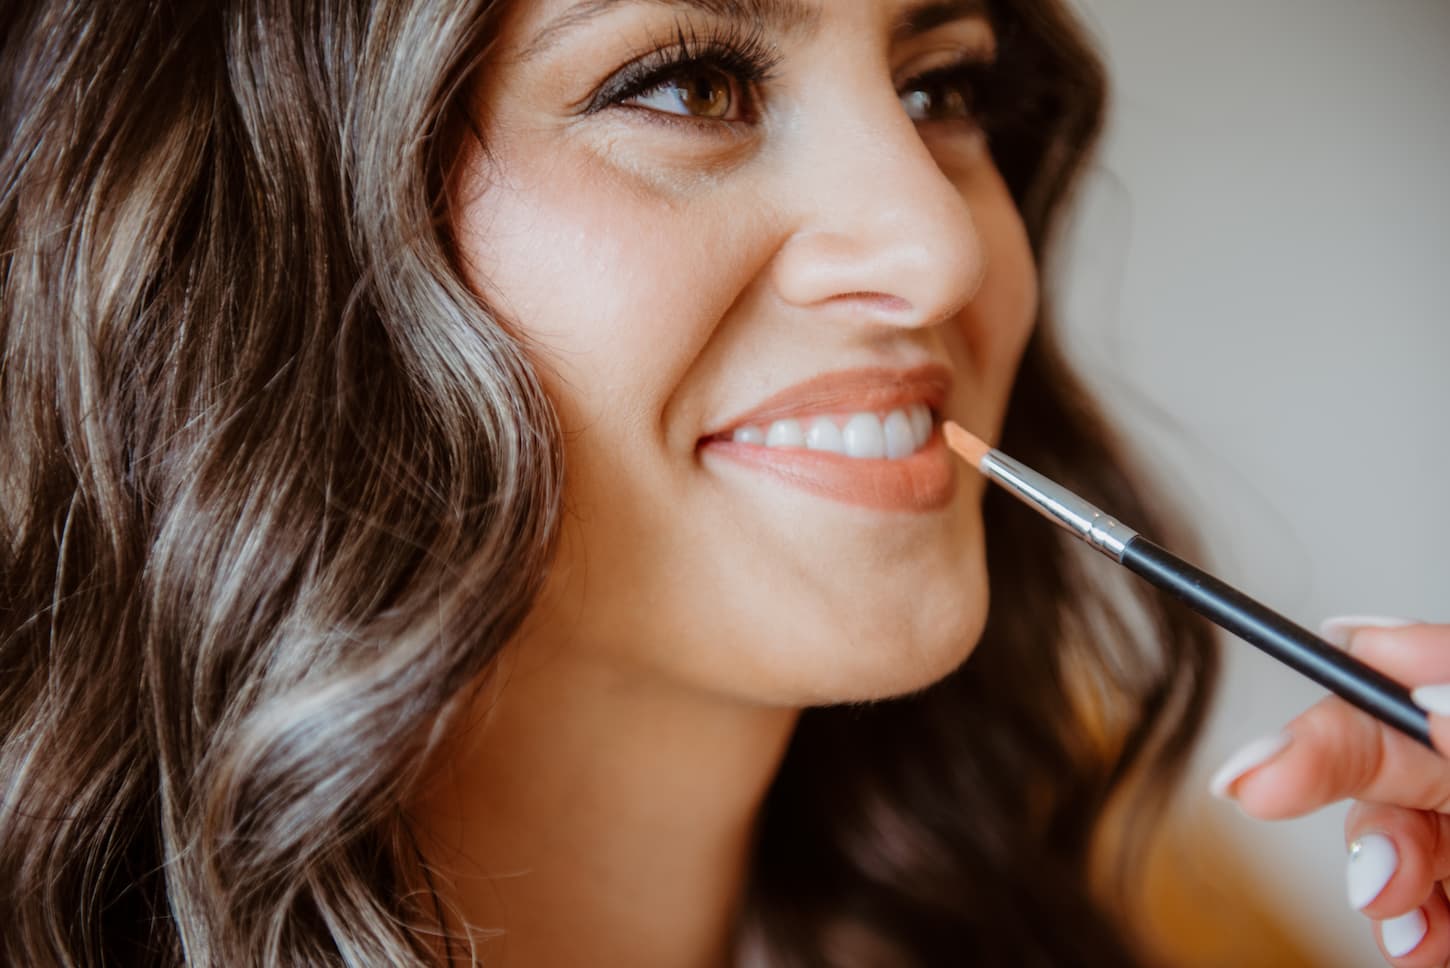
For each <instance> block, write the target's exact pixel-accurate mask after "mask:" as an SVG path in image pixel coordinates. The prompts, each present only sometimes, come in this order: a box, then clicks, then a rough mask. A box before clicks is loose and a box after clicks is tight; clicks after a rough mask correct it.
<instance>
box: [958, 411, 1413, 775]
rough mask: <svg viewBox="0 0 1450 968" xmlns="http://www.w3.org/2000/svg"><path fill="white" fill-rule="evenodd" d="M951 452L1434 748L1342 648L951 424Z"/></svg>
mask: <svg viewBox="0 0 1450 968" xmlns="http://www.w3.org/2000/svg"><path fill="white" fill-rule="evenodd" d="M942 430H943V433H944V434H945V436H946V442H947V446H948V447H950V448H951V449H952V450H954V451H956V453H957V454H958V455H960V456H961V458H962V459H963V460H965V461H966V462H967V463H968V464H971V465H972V466H973V467H975V468H976V469H977V470H979V471H981V473H982V474H983V476H985V477H987V478H988V479H990V480H993V481H995V482H996V483H998V484H1000V485H1002V486H1003V487H1005V488H1006V489H1007V490H1008V491H1010V492H1011V493H1012V494H1013V495H1014V496H1016V497H1017V498H1018V499H1019V500H1021V501H1023V502H1024V503H1026V504H1028V505H1030V506H1031V507H1033V508H1035V509H1036V510H1037V512H1038V513H1039V514H1041V515H1042V516H1043V517H1046V518H1048V519H1050V520H1052V521H1054V522H1056V523H1057V524H1058V525H1059V526H1061V527H1063V528H1065V529H1067V530H1068V531H1071V532H1072V533H1073V534H1075V535H1077V536H1078V537H1079V538H1081V539H1082V540H1083V541H1086V542H1087V543H1088V544H1090V545H1092V546H1093V547H1094V548H1096V549H1097V550H1098V551H1101V552H1102V553H1103V554H1105V555H1107V556H1108V557H1109V558H1111V559H1113V560H1114V561H1116V562H1118V563H1119V564H1120V565H1124V566H1126V567H1127V568H1128V569H1129V570H1130V571H1133V572H1135V573H1136V574H1138V575H1139V576H1141V577H1142V578H1144V579H1146V580H1147V581H1149V582H1151V583H1152V584H1154V585H1157V586H1158V587H1159V588H1161V589H1163V590H1164V591H1166V592H1168V593H1169V594H1171V595H1173V596H1174V597H1176V598H1178V599H1179V600H1180V601H1182V602H1184V603H1185V604H1187V605H1188V607H1189V608H1191V609H1193V610H1194V611H1195V612H1198V613H1199V614H1200V615H1202V616H1203V617H1205V618H1207V619H1208V620H1209V621H1210V622H1213V623H1214V624H1215V625H1218V626H1219V627H1220V628H1224V629H1227V630H1228V631H1230V632H1232V633H1233V634H1234V635H1237V636H1238V637H1239V638H1241V639H1243V640H1244V641H1246V642H1248V643H1249V644H1250V645H1254V646H1257V647H1258V648H1260V649H1262V650H1263V651H1265V652H1267V653H1268V654H1269V655H1271V656H1273V657H1274V658H1276V659H1278V660H1279V661H1280V662H1282V663H1284V664H1285V665H1287V666H1289V668H1291V669H1294V670H1296V671H1298V672H1300V673H1302V674H1303V675H1306V676H1308V677H1309V678H1310V679H1312V680H1314V681H1315V682H1317V683H1319V684H1320V685H1321V686H1324V687H1325V688H1326V689H1328V690H1329V691H1330V692H1333V693H1334V694H1335V695H1337V696H1339V697H1340V698H1341V699H1343V700H1345V701H1346V702H1349V703H1351V704H1353V705H1355V706H1358V707H1359V708H1360V709H1363V710H1364V711H1365V712H1367V713H1369V714H1370V715H1371V716H1374V717H1375V718H1376V719H1378V720H1380V721H1381V722H1383V723H1385V724H1386V725H1388V726H1393V727H1394V728H1395V729H1397V730H1399V731H1400V732H1402V733H1404V734H1405V735H1406V736H1409V737H1411V738H1412V739H1415V740H1418V741H1419V742H1421V743H1423V744H1425V745H1426V746H1429V747H1430V748H1431V749H1434V745H1433V744H1432V743H1431V741H1430V721H1429V717H1428V716H1427V714H1426V713H1425V710H1423V709H1421V708H1420V707H1419V706H1417V705H1416V704H1415V702H1414V700H1413V699H1411V698H1410V692H1409V690H1408V689H1406V688H1405V687H1404V686H1402V685H1400V684H1399V683H1398V682H1395V681H1394V680H1393V679H1391V678H1389V677H1388V676H1386V675H1384V674H1383V673H1381V672H1379V671H1377V670H1375V669H1372V668H1370V667H1369V666H1367V665H1365V664H1364V663H1363V662H1360V661H1359V660H1358V659H1355V658H1353V657H1352V656H1350V655H1349V654H1348V653H1347V652H1345V651H1343V650H1342V649H1337V648H1335V647H1334V646H1333V645H1330V644H1329V643H1328V642H1326V641H1324V640H1323V639H1321V638H1320V637H1319V636H1317V635H1315V634H1314V633H1312V632H1310V631H1309V630H1308V629H1305V628H1302V627H1300V626H1298V625H1295V624H1294V623H1293V622H1291V621H1289V620H1288V619H1287V618H1285V617H1284V616H1282V615H1280V614H1278V613H1277V612H1275V611H1273V610H1271V609H1269V608H1268V607H1266V606H1264V605H1262V604H1260V603H1259V602H1256V601H1254V600H1253V599H1252V598H1250V597H1249V596H1247V595H1245V594H1244V593H1243V592H1241V591H1239V590H1238V589H1236V588H1234V587H1232V586H1231V585H1228V584H1226V583H1224V582H1222V581H1220V580H1218V579H1217V578H1215V577H1213V576H1212V575H1210V574H1208V573H1207V572H1204V571H1201V570H1199V569H1198V568H1195V567H1194V566H1193V565H1190V564H1189V563H1188V562H1186V561H1184V560H1183V559H1182V558H1179V557H1178V556H1176V555H1174V554H1172V553H1171V552H1169V551H1166V550H1164V549H1163V548H1161V547H1159V546H1158V545H1156V544H1154V543H1153V542H1151V541H1149V540H1148V539H1147V538H1144V537H1143V536H1142V535H1140V534H1138V532H1136V531H1134V530H1133V529H1132V528H1130V527H1128V526H1127V525H1125V524H1122V523H1121V522H1119V521H1117V520H1115V519H1113V518H1111V517H1109V516H1108V515H1107V514H1105V513H1104V512H1103V511H1101V510H1099V509H1098V508H1096V507H1094V506H1093V505H1092V504H1089V503H1088V502H1087V501H1085V500H1083V499H1082V498H1080V497H1078V496H1077V495H1076V494H1074V493H1072V492H1071V491H1069V490H1068V489H1067V488H1065V487H1063V486H1062V485H1061V484H1057V483H1054V482H1053V481H1050V480H1048V479H1047V478H1046V477H1043V476H1042V475H1041V474H1039V473H1037V472H1036V471H1034V470H1032V469H1031V468H1029V467H1026V466H1024V465H1023V464H1021V463H1018V462H1017V461H1015V460H1013V459H1012V458H1010V457H1008V456H1007V455H1006V454H1003V453H1002V452H1001V451H998V450H994V449H992V448H991V447H988V446H987V445H986V444H985V443H984V442H983V441H982V440H981V439H980V438H978V437H975V436H973V435H972V434H971V433H969V432H967V431H966V430H964V429H962V428H961V427H960V426H958V425H957V424H955V423H952V422H951V421H947V422H945V423H944V424H943V425H942Z"/></svg>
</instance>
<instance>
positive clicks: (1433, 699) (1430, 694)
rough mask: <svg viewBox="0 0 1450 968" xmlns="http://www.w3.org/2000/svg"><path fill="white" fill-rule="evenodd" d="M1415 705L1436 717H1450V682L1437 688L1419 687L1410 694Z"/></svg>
mask: <svg viewBox="0 0 1450 968" xmlns="http://www.w3.org/2000/svg"><path fill="white" fill-rule="evenodd" d="M1410 698H1411V699H1413V700H1415V705H1417V706H1419V707H1420V708H1421V709H1423V710H1425V711H1426V712H1430V713H1434V714H1435V715H1437V716H1450V682H1446V683H1442V684H1440V685H1438V686H1420V687H1419V688H1418V689H1414V690H1412V691H1411V692H1410Z"/></svg>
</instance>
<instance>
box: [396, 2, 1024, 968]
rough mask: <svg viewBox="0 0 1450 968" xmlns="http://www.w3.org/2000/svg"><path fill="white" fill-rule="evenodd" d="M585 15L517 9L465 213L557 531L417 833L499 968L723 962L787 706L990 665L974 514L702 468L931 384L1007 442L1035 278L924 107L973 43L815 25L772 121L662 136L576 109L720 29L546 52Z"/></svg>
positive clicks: (849, 14) (994, 182)
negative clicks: (513, 341) (722, 445)
mask: <svg viewBox="0 0 1450 968" xmlns="http://www.w3.org/2000/svg"><path fill="white" fill-rule="evenodd" d="M575 6H577V3H576V2H572V0H545V2H534V3H529V4H518V5H516V7H515V9H514V10H513V11H512V12H511V14H510V18H509V19H508V21H507V22H506V24H505V25H504V30H503V35H502V37H501V39H500V43H499V45H498V46H497V47H496V48H494V49H493V50H491V52H490V57H489V60H488V63H487V66H486V68H485V71H484V74H483V76H482V77H481V78H480V80H479V82H478V85H477V89H476V90H475V92H474V95H473V103H474V108H475V116H476V118H477V119H478V124H479V128H480V129H481V132H482V135H483V143H484V144H486V145H487V151H486V152H485V151H484V150H482V148H481V147H480V146H479V145H477V144H472V145H470V146H469V147H468V148H467V149H466V150H465V157H464V158H463V160H462V162H461V164H460V166H459V168H458V172H457V175H456V182H455V185H454V189H455V191H454V197H455V198H457V199H459V200H460V202H459V204H458V208H457V210H456V211H455V213H454V219H455V224H456V227H457V230H458V238H459V244H460V246H461V249H462V256H463V261H464V262H465V264H466V267H467V272H468V274H469V278H470V281H471V283H472V284H473V285H474V286H475V287H476V289H477V290H478V292H480V294H482V295H483V297H484V298H485V300H486V301H487V302H488V303H489V305H490V306H492V307H494V308H495V309H496V311H497V312H498V314H499V316H500V317H501V318H502V319H503V320H506V321H507V323H508V324H509V325H511V326H512V327H513V328H514V329H515V331H517V332H518V333H519V334H520V335H521V336H523V337H524V338H525V339H526V340H528V341H529V345H530V346H531V347H532V348H533V353H534V356H535V359H536V360H537V362H538V364H539V368H540V372H541V374H542V378H543V380H544V382H545V386H546V388H547V390H548V391H549V393H550V395H551V397H552V399H553V401H554V403H555V405H556V407H557V409H558V412H559V416H560V420H561V423H562V426H563V428H564V446H565V457H566V462H567V468H568V472H567V483H566V494H567V505H568V517H567V521H566V523H565V526H564V530H563V534H562V543H561V547H560V550H559V554H558V558H557V561H556V563H555V565H554V567H553V569H552V571H551V574H550V576H549V580H548V584H547V588H546V590H545V592H544V594H543V596H542V598H541V599H540V601H539V602H538V604H537V606H536V608H535V609H534V611H533V613H532V614H531V616H530V618H529V620H528V622H527V623H526V627H525V630H524V632H523V633H522V634H521V635H520V636H519V638H518V640H517V641H515V642H513V643H511V644H510V646H509V647H508V648H507V649H506V650H505V653H504V655H503V656H502V657H501V659H500V661H499V663H498V664H497V666H496V668H495V670H494V673H495V674H494V675H492V676H491V677H490V678H489V680H488V682H487V683H486V684H485V686H484V687H483V689H482V690H481V692H480V694H479V697H478V699H477V701H476V703H475V704H474V708H473V714H472V715H471V716H470V717H469V722H468V728H467V729H465V730H462V731H460V732H459V734H458V735H457V736H455V737H453V740H452V743H451V745H450V747H449V749H448V753H447V756H446V757H445V761H444V763H443V765H442V766H441V767H440V769H439V770H438V771H437V777H436V780H435V781H434V782H433V783H432V784H430V786H429V787H428V789H427V791H426V793H425V794H424V796H423V797H422V798H420V800H419V801H418V802H417V803H416V804H415V805H414V808H413V815H414V820H415V822H416V824H417V826H418V827H419V828H420V829H421V830H422V831H424V834H425V836H424V850H425V853H426V854H427V855H428V857H429V859H430V862H431V863H432V865H433V866H434V867H435V868H436V869H437V871H438V872H439V873H440V876H441V879H442V880H441V888H440V889H441V892H442V894H443V895H444V897H445V898H446V899H447V901H448V903H449V905H450V912H449V917H450V920H451V921H452V922H453V924H454V925H455V926H456V927H461V926H463V925H473V926H476V927H486V928H498V929H501V930H502V933H501V934H499V935H497V936H494V937H491V938H487V939H484V940H482V942H481V948H482V952H481V953H482V954H483V956H484V957H486V958H489V959H498V960H490V963H491V964H504V965H529V966H550V965H578V964H590V965H601V966H608V965H621V966H623V965H630V966H634V968H648V966H652V965H659V966H666V965H668V966H671V968H680V966H692V965H699V966H709V965H721V964H726V963H728V962H729V960H730V958H731V956H732V955H731V947H732V944H733V942H732V937H733V922H734V917H735V912H736V910H737V907H738V904H739V901H740V897H741V891H742V883H743V879H744V877H745V874H746V870H747V863H748V854H749V849H750V842H751V832H752V829H753V824H754V819H755V816H756V814H757V812H758V810H759V806H760V802H761V799H762V797H763V796H764V794H765V791H766V790H767V788H768V786H769V784H770V782H771V779H772V777H773V776H774V773H775V771H776V769H777V767H778V765H779V762H780V758H781V756H782V754H783V752H784V749H785V746H786V744H787V742H788V740H789V737H790V733H791V730H792V728H793V726H794V723H795V721H796V717H797V715H798V711H799V710H800V709H801V708H803V707H805V706H809V705H815V704H823V703H836V702H843V701H853V700H865V699H873V698H880V697H887V696H892V695H898V694H901V693H903V692H907V691H910V690H914V689H918V688H921V687H923V686H925V685H927V684H929V683H930V682H932V681H934V680H936V679H937V678H939V677H940V676H942V675H944V674H945V673H947V672H948V671H950V670H951V669H953V668H955V667H956V666H957V665H958V664H959V663H961V662H962V661H963V660H964V659H965V658H966V657H967V655H968V654H969V652H970V651H971V649H972V647H973V645H974V644H975V642H976V640H977V638H978V636H979V634H980V631H981V628H982V625H983V623H984V621H985V617H986V608H987V574H986V570H985V564H984V549H983V537H982V534H983V532H982V520H981V511H980V501H981V495H982V490H983V485H982V483H981V481H980V480H979V479H978V478H977V476H976V475H975V474H970V473H961V472H959V473H958V481H957V487H956V490H955V492H954V494H953V496H952V498H951V500H950V501H949V502H948V503H947V505H946V506H945V507H943V508H940V509H936V510H932V511H928V512H921V511H912V512H905V511H882V510H872V509H867V508H862V507H856V506H851V505H848V504H844V503H841V502H837V501H833V500H829V499H826V498H823V497H820V496H818V495H815V494H809V493H806V492H803V491H801V490H798V489H795V488H791V487H788V486H786V485H783V484H782V483H781V482H780V481H778V480H775V479H773V478H771V477H769V476H768V475H764V474H761V473H759V472H757V471H753V470H750V469H747V468H742V467H740V466H736V465H731V464H729V462H711V461H707V460H703V459H702V458H701V455H700V453H699V448H698V447H697V444H698V442H699V441H700V439H701V437H702V436H703V435H705V434H707V433H709V432H710V431H712V430H715V429H718V428H719V427H720V426H721V425H722V423H723V422H728V421H729V420H730V419H731V418H732V417H734V416H735V415H737V414H740V413H742V412H745V411H746V410H748V409H750V408H751V407H753V406H755V405H756V404H758V403H759V402H760V401H761V400H763V399H765V398H766V397H767V396H769V395H770V394H772V393H774V392H775V391H778V390H781V389H783V388H785V387H788V386H791V385H794V384H796V383H798V382H800V381H802V380H804V379H807V378H809V377H813V376H816V375H818V374H821V373H826V372H831V371H836V370H842V369H852V368H857V367H863V366H883V365H884V366H890V367H901V368H906V367H911V366H915V365H918V364H921V363H927V362H937V363H942V364H945V365H947V366H948V367H950V369H951V371H952V373H953V374H954V378H955V384H954V387H953V390H952V392H951V394H950V396H949V399H948V400H947V403H946V405H945V407H944V408H943V416H946V417H950V418H951V419H954V420H956V421H958V422H959V423H961V424H962V425H964V426H966V427H967V428H969V429H971V430H972V431H973V432H975V433H977V434H978V435H980V436H982V437H984V438H986V439H989V440H991V439H994V438H995V437H996V435H997V432H998V428H999V427H1000V424H1001V421H1002V418H1003V411H1004V408H1005V405H1006V400H1007V395H1008V391H1009V389H1010V387H1011V383H1012V379H1013V375H1014V373H1015V370H1016V367H1017V363H1018V360H1019V358H1020V355H1021V353H1022V350H1023V347H1024V345H1025V342H1026V340H1027V338H1028V335H1029V333H1030V330H1031V326H1032V321H1033V319H1034V318H1035V315H1036V291H1037V285H1036V275H1035V270H1034V266H1033V264H1032V259H1031V253H1030V250H1029V247H1028V243H1027V240H1026V237H1025V233H1024V230H1023V227H1022V224H1021V221H1020V219H1019V216H1018V213H1017V212H1016V210H1015V208H1014V206H1013V203H1012V200H1011V198H1010V197H1009V194H1008V192H1007V189H1006V187H1005V185H1004V184H1003V182H1002V179H1001V178H1000V176H999V174H998V172H997V170H996V168H995V166H994V164H993V162H992V159H991V156H990V153H989V151H988V148H987V145H986V143H985V140H984V137H983V135H982V133H981V132H980V130H979V129H978V128H977V127H976V125H975V124H974V123H972V122H971V120H970V119H969V118H958V119H940V118H934V119H922V118H914V117H912V116H910V115H909V113H908V110H907V109H906V107H905V103H906V102H904V101H903V99H902V97H901V94H902V91H903V90H905V91H909V90H910V86H909V84H907V82H908V81H909V80H910V79H911V78H913V77H914V76H915V75H917V74H919V73H920V72H921V71H923V70H927V69H931V68H934V67H938V66H941V65H942V64H943V63H944V62H946V61H950V60H954V59H957V58H960V57H962V56H965V55H970V56H973V57H981V56H984V55H989V54H990V51H991V50H992V47H993V38H992V34H991V30H990V27H989V26H988V25H987V23H986V22H985V21H984V20H982V19H980V18H976V17H971V16H967V17H964V18H962V19H957V20H954V21H952V22H950V23H947V24H943V25H940V26H937V27H935V28H933V29H932V30H930V31H929V32H928V33H925V34H922V35H919V36H914V37H910V38H904V39H894V38H893V27H894V24H895V21H896V19H897V18H898V16H899V15H900V14H901V13H902V11H903V10H905V9H906V7H907V4H906V3H905V2H904V0H866V2H852V3H839V2H834V0H832V2H830V3H820V2H812V3H808V4H807V5H806V7H805V9H807V10H810V11H813V12H814V14H813V16H814V20H815V24H814V27H813V29H811V30H795V31H794V32H781V31H778V30H776V29H774V28H767V29H766V32H765V39H766V41H767V43H768V44H769V45H771V46H774V47H778V48H779V53H780V59H779V63H778V64H777V65H776V67H775V70H774V76H773V78H771V79H770V80H768V81H766V82H764V83H763V84H761V85H760V86H759V90H758V92H756V94H755V96H756V97H758V98H759V109H758V111H757V112H755V113H752V114H750V115H749V116H748V117H743V119H737V120H733V121H729V120H718V119H716V120H710V119H696V120H694V121H685V122H683V123H679V122H678V119H676V120H677V123H673V124H671V123H669V116H668V112H669V110H670V109H671V108H679V107H680V105H679V103H678V101H677V100H676V101H675V102H672V101H671V99H670V98H669V97H668V96H655V97H648V98H644V99H643V100H641V99H636V102H635V103H632V104H629V105H619V106H614V107H611V108H607V109H604V110H602V111H599V112H596V113H592V114H586V113H583V112H582V111H581V108H580V105H581V104H582V103H587V102H588V101H589V99H590V97H591V95H592V94H593V93H594V92H595V91H596V89H598V88H599V86H600V85H602V84H603V83H604V82H605V81H606V80H607V79H608V78H610V76H611V75H613V74H614V73H615V72H616V71H617V70H618V69H619V68H620V67H621V66H623V65H625V64H627V63H628V62H630V61H631V60H633V59H634V58H635V57H637V56H639V55H640V54H641V53H644V52H646V51H649V50H652V49H654V48H656V47H659V46H668V45H669V44H670V42H671V41H672V40H673V37H674V34H675V28H676V24H677V23H678V24H683V25H687V26H688V27H689V28H692V29H694V30H696V31H698V32H700V33H705V32H707V31H708V29H709V27H710V25H711V24H714V23H717V22H718V21H716V20H714V19H712V17H711V16H710V15H707V14H703V13H700V12H698V11H687V10H685V9H684V8H677V9H671V8H669V7H667V6H665V5H661V4H659V3H650V2H628V3H623V4H621V5H619V7H618V8H617V9H614V10H611V11H610V12H608V13H606V14H605V15H603V16H601V17H599V18H598V19H596V20H593V21H591V22H590V23H589V25H588V26H587V27H583V28H581V29H577V30H574V31H571V32H566V33H563V34H561V35H559V36H558V37H557V39H556V42H555V43H554V44H553V45H552V46H549V47H548V48H547V49H546V50H544V51H542V52H538V51H534V52H531V53H530V54H529V55H528V56H524V52H525V51H526V50H527V49H528V48H529V46H530V45H531V44H532V43H533V40H534V38H535V37H536V35H537V34H538V32H539V30H540V29H541V27H542V26H543V25H545V24H548V23H551V22H553V21H554V20H555V19H556V18H557V17H558V16H559V15H560V14H561V13H563V12H564V11H566V10H568V9H570V8H572V7H575ZM749 95H750V86H749V85H745V86H742V87H741V88H740V89H739V90H738V91H735V92H734V96H736V97H746V96H749ZM862 186H870V190H869V191H862V190H861V188H862Z"/></svg>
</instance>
